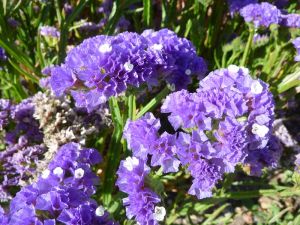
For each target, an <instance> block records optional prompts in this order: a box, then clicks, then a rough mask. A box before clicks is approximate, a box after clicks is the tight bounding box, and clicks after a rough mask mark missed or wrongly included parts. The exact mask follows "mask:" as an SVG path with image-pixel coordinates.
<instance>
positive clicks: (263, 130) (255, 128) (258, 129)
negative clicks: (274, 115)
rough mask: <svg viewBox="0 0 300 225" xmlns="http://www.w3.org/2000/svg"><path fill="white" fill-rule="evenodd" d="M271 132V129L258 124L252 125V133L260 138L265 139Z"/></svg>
mask: <svg viewBox="0 0 300 225" xmlns="http://www.w3.org/2000/svg"><path fill="white" fill-rule="evenodd" d="M268 132H269V128H268V127H267V126H265V125H259V124H257V123H255V124H253V125H252V133H253V134H256V135H257V136H259V137H261V138H262V137H265V136H266V134H267V133H268Z"/></svg>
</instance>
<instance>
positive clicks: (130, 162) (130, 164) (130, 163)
mask: <svg viewBox="0 0 300 225" xmlns="http://www.w3.org/2000/svg"><path fill="white" fill-rule="evenodd" d="M137 165H139V160H138V159H137V158H136V157H127V158H126V160H125V162H124V167H125V168H126V169H127V170H128V171H132V170H133V169H134V167H136V166H137Z"/></svg>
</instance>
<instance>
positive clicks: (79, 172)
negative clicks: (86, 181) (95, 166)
mask: <svg viewBox="0 0 300 225" xmlns="http://www.w3.org/2000/svg"><path fill="white" fill-rule="evenodd" d="M83 175H84V170H83V169H81V168H78V169H76V170H75V172H74V177H75V178H76V179H80V178H82V177H83Z"/></svg>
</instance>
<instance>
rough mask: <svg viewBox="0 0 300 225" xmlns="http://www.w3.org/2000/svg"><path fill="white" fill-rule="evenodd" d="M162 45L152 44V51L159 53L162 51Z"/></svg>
mask: <svg viewBox="0 0 300 225" xmlns="http://www.w3.org/2000/svg"><path fill="white" fill-rule="evenodd" d="M163 47H164V46H163V45H162V44H154V45H152V46H151V48H152V49H154V50H157V51H161V50H162V49H163Z"/></svg>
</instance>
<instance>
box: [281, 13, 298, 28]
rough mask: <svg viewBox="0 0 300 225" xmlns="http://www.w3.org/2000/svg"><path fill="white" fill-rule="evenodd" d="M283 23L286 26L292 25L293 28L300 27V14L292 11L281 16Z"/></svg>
mask: <svg viewBox="0 0 300 225" xmlns="http://www.w3.org/2000/svg"><path fill="white" fill-rule="evenodd" d="M281 18H282V20H281V23H280V24H281V25H283V26H286V27H292V28H299V27H300V15H299V14H295V13H291V14H287V15H282V16H281Z"/></svg>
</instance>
